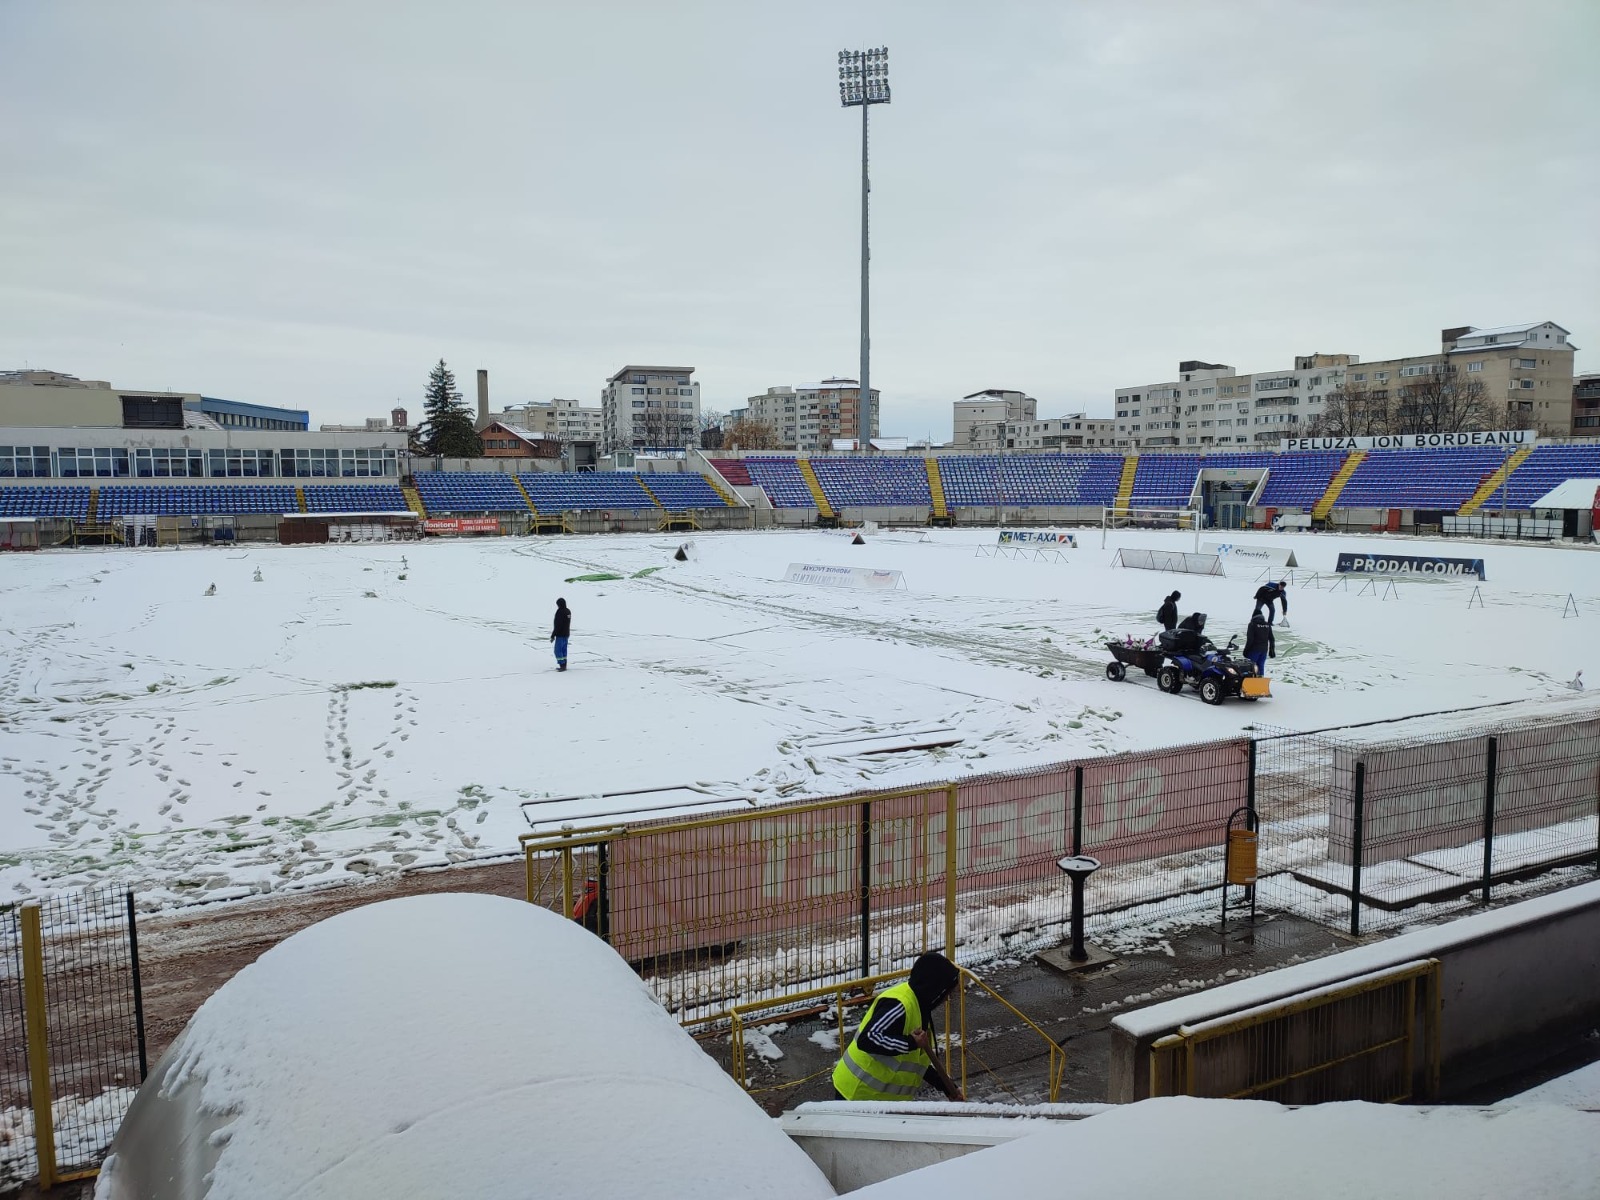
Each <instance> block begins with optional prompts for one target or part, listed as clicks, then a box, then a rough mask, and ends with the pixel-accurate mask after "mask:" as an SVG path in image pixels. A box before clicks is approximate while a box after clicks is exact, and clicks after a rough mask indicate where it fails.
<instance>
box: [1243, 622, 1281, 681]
mask: <svg viewBox="0 0 1600 1200" xmlns="http://www.w3.org/2000/svg"><path fill="white" fill-rule="evenodd" d="M1244 656H1245V657H1246V658H1248V659H1249V660H1250V661H1251V662H1253V663H1254V664H1255V667H1256V674H1257V675H1265V674H1266V673H1267V659H1269V658H1277V657H1278V644H1277V641H1276V639H1274V638H1273V636H1272V622H1271V621H1265V620H1262V618H1261V614H1260V613H1259V612H1257V613H1256V614H1255V616H1253V617H1251V618H1250V625H1249V628H1247V629H1246V630H1245V631H1244Z"/></svg>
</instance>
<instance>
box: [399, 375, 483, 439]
mask: <svg viewBox="0 0 1600 1200" xmlns="http://www.w3.org/2000/svg"><path fill="white" fill-rule="evenodd" d="M414 448H415V450H416V452H417V453H419V454H429V455H435V456H437V457H440V458H480V457H482V455H483V443H482V442H481V441H479V440H478V434H477V432H476V431H475V430H474V429H473V428H472V410H471V409H470V408H468V407H467V405H466V402H465V401H463V400H462V399H461V393H460V392H459V391H457V390H456V377H455V374H454V372H452V371H451V370H450V368H449V367H447V366H445V365H444V359H442V358H441V359H440V360H439V364H438V366H436V367H434V368H433V370H432V371H430V372H428V386H427V389H426V390H425V391H424V392H423V394H422V423H421V424H420V425H418V426H417V432H416V437H415V441H414Z"/></svg>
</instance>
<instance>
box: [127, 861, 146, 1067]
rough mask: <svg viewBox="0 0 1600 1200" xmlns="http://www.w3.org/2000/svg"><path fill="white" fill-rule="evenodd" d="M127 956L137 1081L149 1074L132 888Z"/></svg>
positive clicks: (136, 923) (129, 906) (137, 931)
mask: <svg viewBox="0 0 1600 1200" xmlns="http://www.w3.org/2000/svg"><path fill="white" fill-rule="evenodd" d="M128 958H129V960H130V962H131V963H132V966H133V1023H134V1026H135V1028H136V1030H137V1032H138V1035H139V1082H140V1083H143V1082H144V1081H145V1079H146V1077H148V1076H149V1074H150V1067H149V1063H148V1062H147V1061H146V1058H145V1044H144V985H143V984H142V983H141V982H140V980H139V922H138V921H137V920H136V919H135V917H134V912H133V890H132V889H131V888H130V889H129V890H128Z"/></svg>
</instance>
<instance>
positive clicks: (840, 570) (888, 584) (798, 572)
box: [784, 563, 905, 592]
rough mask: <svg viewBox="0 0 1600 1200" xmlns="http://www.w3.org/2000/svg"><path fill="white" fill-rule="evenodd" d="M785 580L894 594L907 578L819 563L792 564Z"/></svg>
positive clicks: (889, 572)
mask: <svg viewBox="0 0 1600 1200" xmlns="http://www.w3.org/2000/svg"><path fill="white" fill-rule="evenodd" d="M784 579H785V581H786V582H788V583H806V584H810V585H812V586H813V587H835V588H859V589H861V590H864V591H873V592H892V591H894V590H895V589H897V588H902V587H904V586H905V577H904V576H903V575H901V574H900V572H899V571H874V570H872V569H871V568H868V567H828V566H822V565H820V564H817V563H790V564H789V569H788V571H787V572H785V573H784Z"/></svg>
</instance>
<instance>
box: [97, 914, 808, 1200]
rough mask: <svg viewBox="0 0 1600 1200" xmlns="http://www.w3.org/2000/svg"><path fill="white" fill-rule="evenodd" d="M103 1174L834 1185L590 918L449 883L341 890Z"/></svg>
mask: <svg viewBox="0 0 1600 1200" xmlns="http://www.w3.org/2000/svg"><path fill="white" fill-rule="evenodd" d="M174 1176H176V1178H174ZM207 1184H209V1190H206V1186H207ZM95 1194H96V1197H97V1200H156V1198H158V1197H159V1200H191V1198H198V1197H199V1196H202V1195H203V1196H204V1197H205V1198H206V1200H273V1198H274V1197H289V1196H294V1197H296V1198H297V1200H312V1198H315V1197H325V1198H327V1200H335V1198H337V1200H364V1198H368V1197H370V1198H372V1200H379V1198H382V1200H404V1198H406V1197H417V1198H419V1200H421V1198H428V1200H434V1198H437V1197H443V1196H467V1195H470V1196H472V1197H474V1198H475V1200H495V1198H505V1200H513V1198H515V1200H521V1198H524V1197H527V1196H530V1195H535V1194H537V1195H551V1196H559V1195H570V1196H579V1195H602V1196H604V1195H617V1196H650V1197H668V1196H704V1195H718V1196H734V1195H737V1196H752V1197H772V1198H775V1200H777V1198H783V1200H788V1198H795V1200H800V1198H806V1200H810V1198H813V1197H823V1196H831V1195H833V1190H832V1188H831V1187H830V1186H829V1185H828V1183H827V1181H826V1180H825V1179H824V1178H823V1177H822V1175H821V1174H820V1172H818V1171H817V1169H816V1168H815V1167H814V1166H813V1165H812V1164H811V1162H810V1160H809V1159H808V1158H806V1156H805V1154H804V1153H803V1152H801V1151H800V1150H799V1149H798V1148H796V1147H795V1146H794V1145H793V1144H792V1143H790V1142H789V1141H788V1139H787V1138H785V1137H784V1136H783V1134H782V1133H781V1132H780V1131H779V1130H778V1128H777V1127H776V1125H775V1124H774V1123H773V1122H772V1121H771V1120H770V1119H769V1118H767V1117H766V1115H765V1114H763V1113H762V1112H761V1110H760V1109H759V1108H758V1107H757V1106H756V1104H755V1103H754V1102H753V1101H752V1100H751V1099H750V1098H749V1097H748V1096H746V1095H745V1094H744V1093H743V1092H741V1091H740V1090H739V1088H738V1086H737V1085H736V1084H734V1083H733V1081H732V1080H731V1079H729V1078H728V1076H727V1075H726V1074H725V1073H724V1072H723V1071H722V1069H721V1068H720V1067H718V1066H717V1064H716V1063H715V1062H713V1061H712V1060H711V1058H710V1057H708V1056H707V1055H706V1054H705V1053H703V1052H702V1051H701V1050H700V1049H699V1047H697V1046H696V1045H695V1044H694V1042H693V1041H692V1040H691V1039H690V1038H689V1037H688V1036H687V1035H686V1034H685V1033H683V1031H682V1030H681V1029H679V1028H678V1027H677V1025H676V1024H675V1023H674V1022H673V1021H672V1019H671V1018H670V1017H669V1016H667V1014H666V1013H665V1012H663V1011H662V1010H661V1008H660V1007H659V1006H658V1005H657V1004H656V1003H655V1002H654V1001H653V1000H652V999H651V997H650V994H649V992H648V991H646V989H645V988H644V986H643V984H641V983H640V982H639V980H638V978H637V977H636V976H635V975H634V974H633V972H632V971H631V970H630V969H629V968H628V966H627V965H626V964H625V963H624V962H623V961H622V960H621V959H620V958H618V957H617V956H616V955H615V954H614V953H613V952H612V951H611V950H610V949H608V948H607V947H606V946H605V945H604V944H603V943H601V942H600V941H599V940H598V939H596V938H595V937H594V936H593V935H591V934H589V933H586V932H585V931H584V930H583V929H582V928H581V927H580V926H577V925H575V924H573V923H572V922H570V921H564V920H562V919H560V918H559V917H556V916H554V915H552V914H551V913H549V912H546V911H544V910H542V909H538V908H535V907H533V906H531V905H528V904H524V903H520V902H518V901H515V900H508V899H504V898H499V897H491V896H468V895H437V896H424V897H412V898H408V899H402V900H390V901H387V902H384V903H381V904H374V905H369V906H367V907H365V908H359V909H354V910H352V911H350V912H346V913H343V914H341V915H339V916H337V917H333V918H331V919H329V920H327V921H324V922H322V923H321V924H319V925H314V926H312V927H311V928H309V929H306V930H304V931H302V932H300V933H298V934H296V935H294V936H293V937H291V938H289V939H288V940H286V941H284V942H282V943H281V944H279V945H278V946H277V947H275V948H274V949H272V950H270V951H268V952H267V953H266V954H264V955H263V956H262V957H261V958H260V959H259V960H258V961H257V962H255V963H253V964H252V965H250V966H248V967H246V968H245V969H244V970H243V971H241V972H239V974H238V975H237V976H235V977H234V978H233V979H232V980H231V981H230V982H229V983H228V984H226V985H225V986H224V987H223V988H222V989H221V990H220V991H218V992H217V993H216V994H215V995H213V996H212V997H211V999H209V1000H207V1001H206V1003H205V1004H204V1005H203V1006H202V1007H201V1008H200V1010H199V1012H197V1013H196V1014H195V1016H194V1018H193V1020H191V1021H190V1023H189V1026H188V1028H187V1029H185V1031H184V1032H183V1034H182V1035H181V1036H180V1037H179V1039H178V1040H177V1042H175V1043H174V1044H173V1046H172V1048H171V1050H169V1051H168V1053H167V1055H166V1056H165V1057H164V1058H163V1059H162V1062H161V1064H160V1065H159V1066H158V1068H157V1070H156V1071H155V1072H154V1073H153V1074H152V1076H151V1078H150V1081H149V1083H147V1084H146V1086H145V1087H144V1088H143V1089H142V1090H141V1092H140V1094H139V1096H138V1098H137V1099H136V1100H135V1101H134V1104H133V1106H132V1108H131V1109H130V1110H129V1113H128V1116H127V1119H126V1120H125V1121H124V1123H123V1127H122V1130H121V1132H119V1134H118V1136H117V1140H116V1142H115V1143H114V1144H113V1146H112V1159H111V1160H110V1162H109V1163H108V1167H107V1169H106V1171H105V1173H104V1174H103V1175H102V1177H101V1182H100V1185H99V1187H98V1188H97V1190H96V1193H95Z"/></svg>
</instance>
